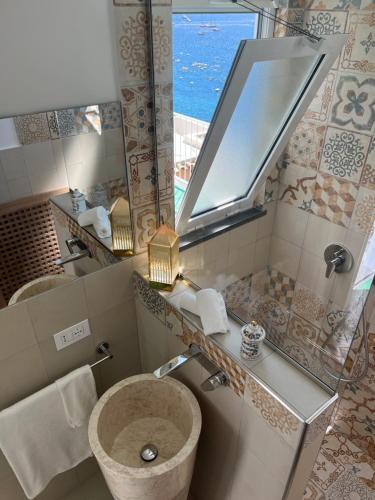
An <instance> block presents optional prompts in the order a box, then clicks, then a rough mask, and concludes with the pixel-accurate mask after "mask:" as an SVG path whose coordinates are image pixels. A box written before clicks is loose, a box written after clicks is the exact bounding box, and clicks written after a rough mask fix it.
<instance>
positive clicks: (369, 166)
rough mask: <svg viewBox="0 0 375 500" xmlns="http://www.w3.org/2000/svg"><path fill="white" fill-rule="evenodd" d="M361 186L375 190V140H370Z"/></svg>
mask: <svg viewBox="0 0 375 500" xmlns="http://www.w3.org/2000/svg"><path fill="white" fill-rule="evenodd" d="M361 184H362V185H363V186H365V187H368V188H370V189H375V139H373V140H372V142H371V144H370V147H369V150H368V154H367V160H366V165H365V167H364V169H363V172H362V176H361Z"/></svg>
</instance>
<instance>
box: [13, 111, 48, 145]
mask: <svg viewBox="0 0 375 500" xmlns="http://www.w3.org/2000/svg"><path fill="white" fill-rule="evenodd" d="M13 120H14V125H15V127H16V131H17V137H18V140H19V142H20V144H22V145H24V144H33V143H35V142H44V141H49V140H50V133H49V127H48V120H47V114H46V113H37V114H33V115H22V116H16V117H15V118H14V119H13Z"/></svg>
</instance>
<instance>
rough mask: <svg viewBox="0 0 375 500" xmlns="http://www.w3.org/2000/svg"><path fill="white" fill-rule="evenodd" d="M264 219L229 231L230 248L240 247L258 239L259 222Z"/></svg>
mask: <svg viewBox="0 0 375 500" xmlns="http://www.w3.org/2000/svg"><path fill="white" fill-rule="evenodd" d="M261 220H262V219H256V220H255V221H253V222H248V223H247V224H242V226H239V227H236V228H235V229H232V230H231V231H230V232H229V244H230V248H231V249H233V248H238V247H243V246H246V245H249V244H250V243H254V242H255V240H256V239H257V231H258V223H259V222H260V221H261Z"/></svg>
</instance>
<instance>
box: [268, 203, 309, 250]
mask: <svg viewBox="0 0 375 500" xmlns="http://www.w3.org/2000/svg"><path fill="white" fill-rule="evenodd" d="M308 218H309V214H308V213H307V212H305V211H304V210H300V209H299V208H297V207H294V206H292V205H288V204H287V203H278V205H277V208H276V215H275V222H274V225H273V234H275V235H276V236H279V237H280V238H283V239H284V240H287V241H289V242H290V243H293V244H294V245H297V246H299V247H300V246H302V243H303V240H304V236H305V231H306V226H307V221H308Z"/></svg>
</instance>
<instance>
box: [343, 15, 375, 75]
mask: <svg viewBox="0 0 375 500" xmlns="http://www.w3.org/2000/svg"><path fill="white" fill-rule="evenodd" d="M374 26H375V12H373V11H362V12H351V13H350V14H349V18H348V27H347V32H348V33H349V38H348V40H347V42H346V44H345V47H344V50H343V53H342V57H341V69H343V70H345V71H358V72H361V73H374V72H375V33H374Z"/></svg>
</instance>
